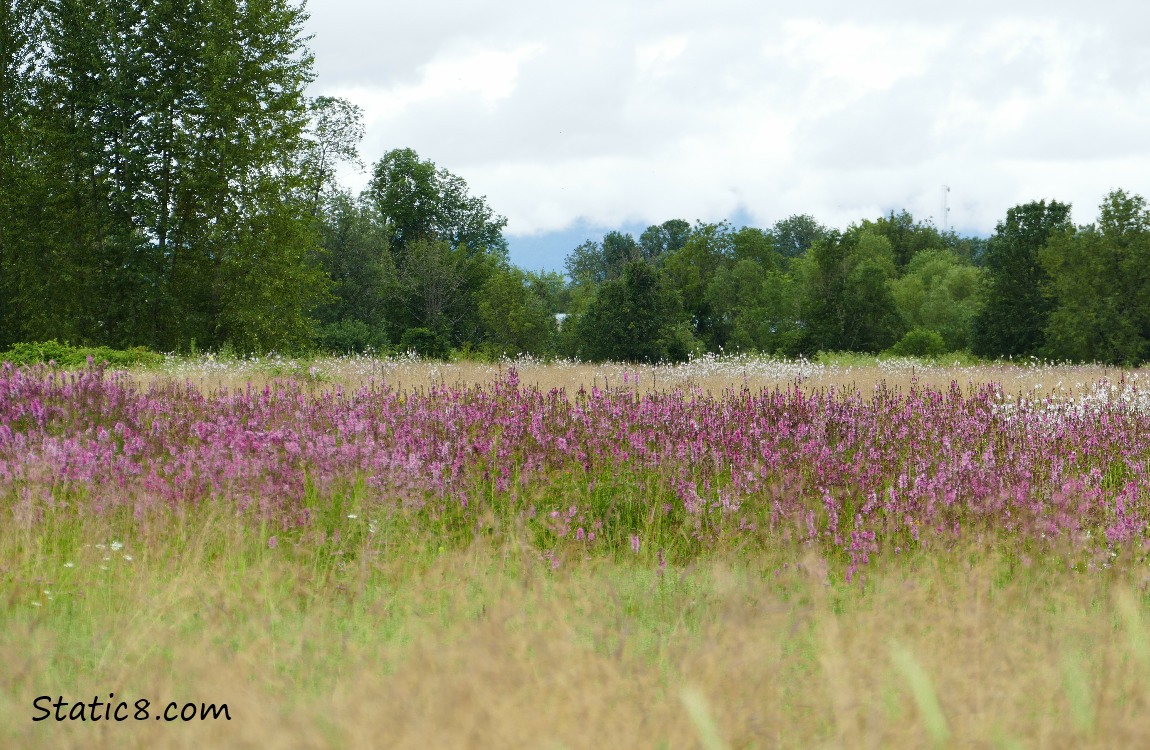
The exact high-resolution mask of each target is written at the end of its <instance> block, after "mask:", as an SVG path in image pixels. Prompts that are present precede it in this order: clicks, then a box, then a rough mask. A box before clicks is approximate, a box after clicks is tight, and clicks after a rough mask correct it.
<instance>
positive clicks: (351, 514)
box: [347, 513, 359, 521]
mask: <svg viewBox="0 0 1150 750" xmlns="http://www.w3.org/2000/svg"><path fill="white" fill-rule="evenodd" d="M347 517H348V518H350V519H351V520H353V521H354V520H355V519H357V518H359V516H357V515H356V514H354V513H348V514H347Z"/></svg>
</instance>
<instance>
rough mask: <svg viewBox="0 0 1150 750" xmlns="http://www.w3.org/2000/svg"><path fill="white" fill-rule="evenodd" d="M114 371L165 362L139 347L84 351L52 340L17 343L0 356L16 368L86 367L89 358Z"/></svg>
mask: <svg viewBox="0 0 1150 750" xmlns="http://www.w3.org/2000/svg"><path fill="white" fill-rule="evenodd" d="M89 357H91V359H92V361H93V362H95V363H97V364H99V363H102V362H106V363H107V364H108V365H110V366H112V367H138V366H147V365H158V364H161V363H162V362H163V361H164V357H163V355H161V354H157V353H155V352H153V351H149V350H148V349H146V348H144V347H142V346H138V347H136V348H134V349H112V348H109V347H106V346H96V347H83V346H72V345H70V344H61V343H60V342H58V341H56V340H55V339H52V340H50V341H39V342H34V343H17V344H13V345H12V346H10V347H9V348H8V351H6V352H2V353H0V362H11V363H12V364H14V365H36V364H47V363H49V362H54V363H55V364H56V366H57V367H67V368H72V367H86V366H87V364H88V358H89Z"/></svg>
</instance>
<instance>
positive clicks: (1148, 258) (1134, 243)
mask: <svg viewBox="0 0 1150 750" xmlns="http://www.w3.org/2000/svg"><path fill="white" fill-rule="evenodd" d="M1039 260H1040V261H1041V264H1042V267H1043V269H1044V270H1045V272H1046V274H1047V276H1048V279H1049V281H1048V290H1049V295H1048V296H1049V297H1050V298H1051V299H1053V300H1055V301H1056V302H1055V306H1054V309H1053V310H1052V311H1051V314H1050V318H1049V320H1048V322H1047V325H1046V328H1045V331H1044V334H1045V337H1044V341H1045V353H1046V354H1047V355H1048V356H1050V357H1052V358H1054V359H1070V360H1077V361H1095V362H1104V363H1107V364H1114V365H1135V364H1140V363H1142V362H1144V361H1146V360H1147V359H1148V358H1150V211H1147V208H1146V201H1145V199H1144V198H1142V197H1141V196H1139V195H1130V194H1128V193H1126V192H1125V191H1122V190H1115V191H1112V192H1111V193H1110V194H1108V195H1107V196H1106V199H1105V200H1104V201H1103V203H1102V205H1101V207H1100V209H1099V218H1098V221H1097V223H1096V224H1093V225H1089V226H1086V227H1082V228H1081V229H1079V230H1077V231H1074V230H1064V231H1061V232H1057V233H1054V234H1052V235H1051V236H1050V238H1049V240H1048V241H1047V244H1046V246H1045V247H1043V248H1042V250H1040V252H1039Z"/></svg>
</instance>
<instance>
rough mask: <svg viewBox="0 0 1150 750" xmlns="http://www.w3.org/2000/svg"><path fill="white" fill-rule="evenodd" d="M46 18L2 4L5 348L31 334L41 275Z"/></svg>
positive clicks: (1, 341)
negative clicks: (36, 120)
mask: <svg viewBox="0 0 1150 750" xmlns="http://www.w3.org/2000/svg"><path fill="white" fill-rule="evenodd" d="M43 35H44V17H43V12H42V7H41V3H39V2H36V1H35V0H0V347H6V346H8V345H9V344H12V343H15V342H16V341H17V340H19V339H20V338H21V337H23V336H24V335H25V333H26V332H27V330H28V329H27V325H26V322H27V317H26V315H27V313H28V312H29V311H30V308H31V305H30V304H29V303H30V302H32V301H39V302H40V303H41V304H43V302H44V299H43V298H42V297H41V298H37V297H36V296H35V294H34V293H33V296H32V298H31V300H29V299H28V298H27V297H26V295H27V294H28V292H29V291H32V290H31V289H30V287H31V286H32V282H33V279H32V277H33V276H35V275H37V274H36V271H37V268H36V263H35V261H34V256H35V254H36V253H37V250H36V245H37V243H36V241H35V235H36V229H35V226H34V222H33V214H34V212H35V207H36V206H37V205H38V204H39V202H38V200H37V198H38V197H39V196H40V195H41V190H40V185H39V183H40V182H41V179H42V176H43V174H44V173H43V172H42V171H41V168H42V167H43V165H42V164H37V162H36V160H35V158H34V154H35V146H34V145H33V144H34V141H33V130H32V129H33V121H32V117H33V115H34V113H35V112H36V107H35V103H34V93H35V88H36V79H37V76H38V74H39V70H38V62H39V58H40V52H41V50H42V49H43Z"/></svg>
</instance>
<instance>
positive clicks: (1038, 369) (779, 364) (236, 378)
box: [133, 355, 1150, 398]
mask: <svg viewBox="0 0 1150 750" xmlns="http://www.w3.org/2000/svg"><path fill="white" fill-rule="evenodd" d="M838 359H839V360H840V361H836V359H835V358H830V359H829V363H819V362H807V361H802V360H790V361H785V360H775V359H770V358H761V357H753V356H734V357H722V358H718V357H706V358H703V359H700V360H695V361H694V362H690V363H684V364H680V365H630V364H614V363H602V364H585V363H577V362H564V361H560V362H552V363H545V362H541V361H536V360H531V359H519V360H514V361H512V360H508V361H506V362H502V363H488V362H475V361H460V362H431V361H419V360H411V359H398V360H397V359H383V360H380V359H372V358H368V357H334V358H320V359H317V360H308V361H296V360H290V359H277V358H272V359H267V358H265V359H263V360H259V359H257V360H232V361H223V362H221V361H215V360H211V359H208V358H206V357H204V358H199V359H185V360H178V361H176V362H175V363H173V364H171V365H169V366H167V367H164V368H159V369H149V370H143V371H137V372H135V373H134V375H133V376H134V377H135V378H137V379H138V380H140V381H141V382H144V383H148V382H152V381H155V380H178V381H189V382H192V383H193V384H195V385H196V386H197V387H199V388H202V389H204V390H211V389H218V388H223V389H234V388H245V387H247V386H248V385H249V384H252V385H255V386H257V387H263V386H264V385H265V384H267V383H269V382H271V381H273V380H276V379H281V378H297V379H300V380H304V381H306V382H309V383H310V384H312V385H313V386H314V387H315V388H317V389H326V388H334V387H336V386H339V387H342V388H344V389H355V388H359V387H363V386H366V385H370V384H371V383H380V382H386V383H389V384H390V385H393V386H396V387H399V388H403V389H411V388H428V387H430V386H432V385H441V384H446V385H449V386H462V387H467V386H473V385H482V384H485V383H491V382H492V381H494V380H495V379H496V378H498V377H501V376H506V375H507V373H508V370H509V368H510V367H514V368H515V369H516V372H517V373H518V375H519V378H520V382H521V383H522V384H523V385H526V386H535V387H538V388H540V389H542V390H544V391H548V390H551V389H553V388H558V389H565V390H566V391H567V392H568V393H574V392H576V391H578V390H579V389H580V388H585V389H588V390H590V389H591V388H592V387H595V386H597V387H599V388H611V389H615V388H627V389H632V390H636V391H638V392H652V391H671V390H674V389H677V388H681V389H684V390H688V389H695V388H697V389H699V390H701V391H703V392H711V393H715V394H719V393H722V392H723V391H724V390H727V389H730V388H733V389H741V388H743V387H744V386H746V387H748V388H750V389H752V390H756V391H757V390H759V389H762V388H767V389H774V388H784V389H785V388H788V387H791V386H795V385H797V386H798V387H800V388H802V389H803V390H805V391H808V392H809V391H816V390H820V389H825V388H830V387H833V388H835V389H838V390H843V389H846V390H852V391H853V390H859V391H861V392H862V393H864V394H865V393H870V392H873V390H874V389H875V387H876V386H878V385H880V384H883V383H885V384H886V385H887V386H888V387H891V388H901V389H904V390H905V389H908V388H910V387H911V385H912V384H915V383H917V384H918V385H919V386H929V387H932V388H936V389H942V390H945V389H946V388H948V387H949V386H950V384H951V383H952V382H956V383H958V385H959V386H960V387H962V388H964V389H966V388H968V387H971V386H978V385H982V384H986V383H997V384H999V385H1001V386H1002V387H1003V389H1004V391H1005V392H1006V393H1007V394H1012V395H1017V394H1024V395H1027V396H1037V397H1045V396H1056V397H1071V398H1073V397H1079V396H1082V395H1086V394H1089V393H1092V392H1093V391H1094V389H1095V387H1096V386H1097V384H1098V383H1099V382H1100V381H1109V382H1112V383H1117V382H1119V381H1120V380H1121V379H1122V378H1125V379H1126V381H1127V382H1131V383H1139V382H1146V381H1147V380H1150V369H1146V368H1142V369H1138V370H1130V369H1121V368H1114V367H1103V366H1098V365H1050V364H1046V365H1041V364H1027V363H1021V364H1009V363H998V364H978V365H967V364H962V363H960V362H958V361H955V362H953V363H949V364H948V363H946V362H945V361H939V362H922V361H916V360H911V359H893V360H875V359H873V358H868V357H862V356H859V357H852V356H850V355H847V356H844V357H840V358H838Z"/></svg>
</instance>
